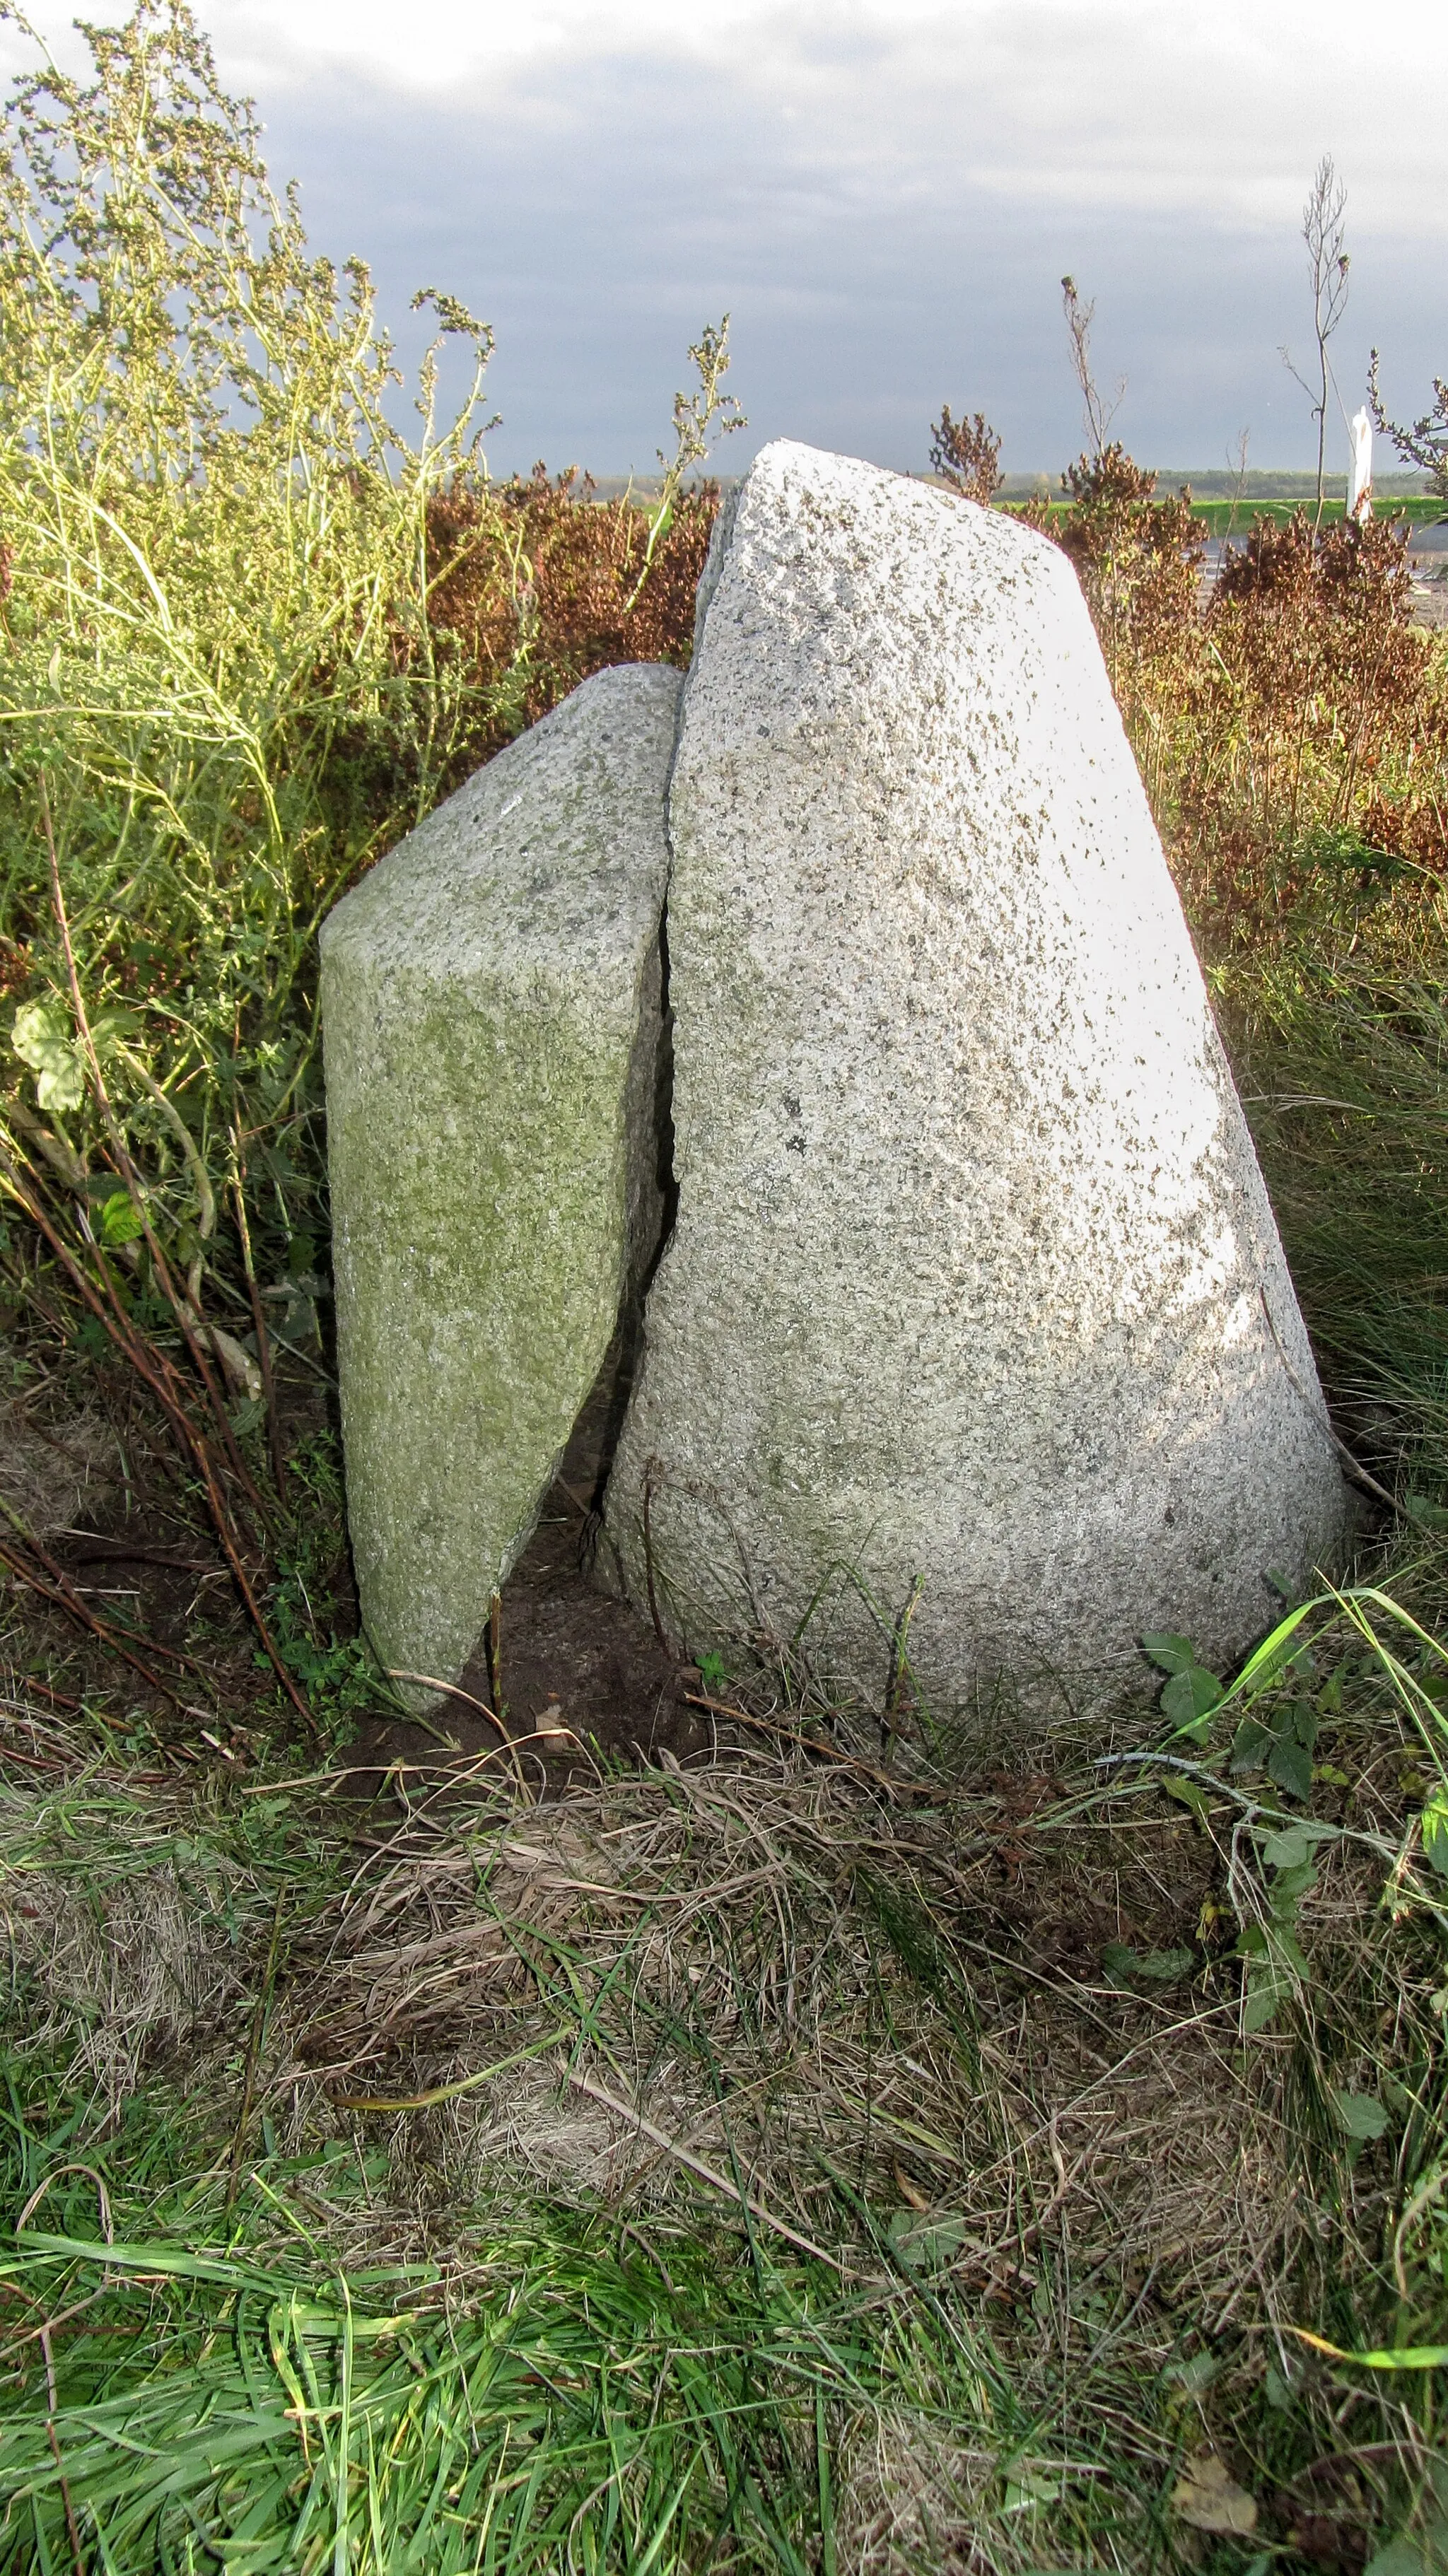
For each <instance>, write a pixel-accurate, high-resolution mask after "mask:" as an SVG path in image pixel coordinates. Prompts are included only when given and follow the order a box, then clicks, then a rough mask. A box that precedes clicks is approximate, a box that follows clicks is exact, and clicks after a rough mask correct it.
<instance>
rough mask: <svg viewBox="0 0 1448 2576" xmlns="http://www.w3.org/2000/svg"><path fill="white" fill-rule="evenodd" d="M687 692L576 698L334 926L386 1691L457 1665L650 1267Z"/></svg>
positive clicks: (346, 1248)
mask: <svg viewBox="0 0 1448 2576" xmlns="http://www.w3.org/2000/svg"><path fill="white" fill-rule="evenodd" d="M678 692H679V674H678V673H677V672H676V671H672V670H666V669H663V668H661V667H658V666H655V665H643V666H635V667H633V668H629V669H622V670H611V671H604V672H601V673H599V674H598V675H597V676H596V677H594V678H593V679H590V680H588V681H586V682H585V683H584V685H583V686H582V687H581V688H580V689H578V690H576V691H575V692H574V694H573V695H572V696H571V697H570V698H569V699H567V701H566V702H565V703H564V704H563V705H562V706H561V707H559V708H558V709H557V710H556V711H555V713H553V714H552V715H550V716H548V717H547V718H545V720H544V721H543V722H542V723H541V724H539V725H537V726H535V727H534V728H533V730H532V731H531V732H530V733H527V734H525V735H524V736H523V737H522V738H521V740H519V741H517V742H515V743H513V744H511V745H510V746H509V747H508V749H507V750H505V751H503V752H501V753H500V754H499V755H498V757H497V758H496V759H495V760H493V761H491V762H490V763H489V764H488V766H487V767H486V768H484V769H482V770H480V771H479V772H478V774H477V775H476V776H475V777H474V778H472V779H470V780H469V782H468V784H467V785H466V786H465V787H463V788H461V789H460V790H459V792H458V793H457V794H456V795H455V796H453V797H451V798H450V799H449V800H448V802H447V803H446V804H445V805H443V806H441V807H440V808H439V810H438V811H437V812H436V813H434V814H432V815H431V816H429V818H428V819H427V821H426V822H424V823H423V824H421V825H420V826H419V828H418V829H417V830H416V831H415V832H412V833H411V834H409V836H408V838H407V839H406V840H405V841H403V842H402V843H401V844H400V845H399V846H398V848H396V849H395V850H393V851H392V852H391V853H390V854H389V855H388V856H387V857H386V858H384V859H383V860H381V861H380V862H379V864H378V865H377V866H376V867H375V868H374V869H373V870H372V871H371V873H370V874H369V875H368V876H367V877H365V878H364V879H363V881H362V883H361V884H360V885H359V886H358V887H357V888H356V889H355V891H354V892H353V893H351V894H349V895H347V896H346V897H345V898H344V900H343V901H342V902H341V903H340V904H338V905H337V907H336V908H335V910H334V911H333V912H332V914H331V915H330V917H329V919H328V921H327V923H326V925H325V927H324V929H323V933H322V1021H323V1030H324V1042H325V1058H326V1080H327V1121H328V1161H329V1168H330V1177H331V1196H332V1210H333V1223H334V1277H335V1288H336V1312H337V1356H338V1368H339V1376H340V1382H341V1408H342V1429H343V1439H344V1445H345V1452H346V1465H347V1510H348V1520H349V1525H350V1528H351V1534H352V1544H353V1552H354V1557H355V1562H356V1568H357V1578H358V1585H359V1590H360V1594H361V1602H362V1611H363V1616H364V1618H365V1621H366V1623H367V1627H368V1630H369V1633H370V1635H371V1637H372V1639H373V1641H374V1643H375V1645H376V1647H377V1650H378V1652H379V1653H380V1655H381V1657H382V1659H383V1661H384V1663H385V1664H387V1665H388V1666H389V1667H391V1668H393V1669H394V1670H395V1669H399V1668H400V1669H404V1670H406V1671H408V1672H411V1673H422V1674H427V1675H432V1676H436V1677H437V1678H439V1679H441V1680H443V1681H452V1680H455V1679H456V1677H457V1676H458V1674H459V1673H460V1672H461V1670H462V1669H463V1667H464V1665H465V1664H466V1662H467V1660H468V1657H469V1655H470V1653H471V1652H472V1650H473V1648H474V1646H475V1645H476V1643H477V1641H478V1638H479V1636H480V1635H481V1633H482V1631H483V1629H484V1626H485V1624H486V1621H487V1617H488V1607H489V1602H490V1598H491V1595H492V1593H493V1592H494V1590H495V1589H496V1588H497V1586H498V1585H499V1584H500V1583H501V1582H502V1581H503V1579H504V1578H505V1576H506V1575H507V1573H508V1571H509V1568H510V1567H511V1565H512V1563H513V1561H514V1559H515V1557H516V1556H517V1554H518V1553H519V1550H520V1549H521V1547H522V1546H523V1544H524V1543H525V1541H526V1540H527V1538H528V1536H529V1533H530V1532H531V1530H532V1528H533V1525H534V1522H535V1520H536V1517H537V1512H538V1507H539V1504H540V1502H541V1500H542V1497H543V1495H544V1493H545V1492H546V1490H547V1487H548V1485H549V1484H550V1482H551V1481H552V1477H553V1474H554V1472H555V1469H556V1466H557V1463H558V1460H559V1457H560V1454H561V1452H562V1449H563V1447H564V1444H565V1442H566V1440H567V1438H568V1434H569V1432H570V1430H571V1429H572V1426H573V1423H574V1420H575V1418H576V1416H577V1414H578V1412H579V1409H580V1407H581V1406H582V1404H583V1402H584V1399H585V1397H586V1396H587V1394H588V1392H589V1389H590V1387H591V1386H592V1385H593V1382H594V1380H595V1378H596V1377H597V1375H598V1372H599V1369H600V1367H601V1366H602V1364H603V1361H604V1358H605V1355H606V1353H607V1352H608V1350H609V1346H610V1342H611V1340H612V1338H613V1336H614V1333H615V1329H616V1327H617V1326H618V1325H619V1320H620V1315H621V1313H622V1312H624V1311H626V1308H627V1305H628V1302H629V1299H630V1297H631V1296H632V1297H634V1298H636V1297H637V1294H638V1292H639V1290H640V1288H641V1285H642V1279H643V1274H644V1272H645V1270H646V1268H647V1264H648V1261H649V1259H650V1258H651V1256H652V1254H653V1253H654V1251H655V1250H656V1248H657V1242H658V1236H659V1229H660V1224H661V1221H662V1207H663V1201H662V1196H661V1188H660V1174H659V1168H658V1126H657V1118H658V1104H657V1097H656V1093H657V1083H658V1078H659V1046H660V1038H661V1032H662V1019H661V928H660V922H661V913H662V908H663V901H664V889H665V881H666V877H667V871H668V849H667V840H666V833H665V814H664V809H665V795H666V790H667V782H668V772H669V763H670V759H671V756H672V751H673V743H674V732H675V723H676V716H677V706H678Z"/></svg>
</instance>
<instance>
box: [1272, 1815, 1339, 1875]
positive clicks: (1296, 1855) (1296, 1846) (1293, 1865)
mask: <svg viewBox="0 0 1448 2576" xmlns="http://www.w3.org/2000/svg"><path fill="white" fill-rule="evenodd" d="M1337 1838H1338V1836H1337V1827H1336V1826H1335V1825H1310V1824H1308V1823H1307V1822H1306V1820H1305V1819H1304V1821H1303V1822H1302V1823H1301V1824H1300V1825H1284V1826H1283V1828H1282V1830H1281V1832H1280V1833H1275V1834H1265V1835H1264V1836H1263V1839H1262V1858H1263V1859H1264V1861H1265V1862H1266V1864H1267V1867H1268V1868H1269V1869H1301V1867H1302V1865H1303V1863H1304V1861H1310V1860H1311V1858H1312V1855H1313V1853H1314V1852H1315V1851H1316V1849H1317V1846H1318V1844H1319V1843H1333V1842H1336V1841H1337Z"/></svg>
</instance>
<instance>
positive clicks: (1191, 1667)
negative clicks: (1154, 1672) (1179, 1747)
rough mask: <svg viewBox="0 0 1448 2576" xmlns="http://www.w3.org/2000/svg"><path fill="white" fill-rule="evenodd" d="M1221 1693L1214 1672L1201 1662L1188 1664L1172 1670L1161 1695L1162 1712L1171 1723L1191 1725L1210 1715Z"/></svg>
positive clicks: (1174, 1724) (1220, 1686) (1220, 1687)
mask: <svg viewBox="0 0 1448 2576" xmlns="http://www.w3.org/2000/svg"><path fill="white" fill-rule="evenodd" d="M1221 1696H1222V1685H1221V1683H1220V1682H1219V1681H1218V1679H1217V1676H1216V1674H1215V1673H1209V1672H1208V1671H1207V1669H1206V1667H1205V1665H1203V1664H1187V1665H1185V1666H1184V1667H1183V1668H1181V1669H1180V1670H1179V1671H1177V1672H1175V1673H1173V1675H1172V1677H1171V1680H1170V1681H1169V1682H1168V1683H1167V1686H1166V1688H1165V1690H1164V1691H1163V1692H1162V1695H1161V1713H1162V1716H1163V1717H1169V1718H1170V1719H1171V1722H1172V1724H1173V1726H1194V1725H1195V1724H1196V1723H1197V1720H1198V1719H1199V1718H1203V1717H1206V1716H1208V1715H1210V1713H1211V1711H1212V1710H1213V1709H1214V1708H1215V1707H1216V1705H1217V1703H1218V1701H1219V1700H1220V1698H1221Z"/></svg>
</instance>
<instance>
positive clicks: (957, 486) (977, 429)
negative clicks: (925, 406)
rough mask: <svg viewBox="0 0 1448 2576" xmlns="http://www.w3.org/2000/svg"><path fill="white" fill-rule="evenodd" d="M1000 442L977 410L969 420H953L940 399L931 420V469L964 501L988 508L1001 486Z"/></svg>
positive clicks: (981, 413) (984, 417)
mask: <svg viewBox="0 0 1448 2576" xmlns="http://www.w3.org/2000/svg"><path fill="white" fill-rule="evenodd" d="M1000 463H1001V443H1000V440H999V438H998V437H997V435H996V432H995V431H994V430H993V429H992V427H991V425H990V422H989V421H988V420H987V419H986V416H985V413H984V412H983V411H978V412H976V413H975V414H974V416H973V417H972V418H971V419H970V420H965V419H961V420H952V419H951V416H950V405H949V403H942V404H941V407H940V418H939V420H936V421H932V422H931V424H930V470H931V472H932V473H933V474H938V475H939V477H940V479H941V481H942V483H948V484H949V485H950V488H951V490H952V491H953V492H958V493H959V494H960V496H961V499H962V500H964V501H978V502H979V503H980V505H981V507H982V509H988V508H989V506H990V504H991V502H992V501H993V500H994V499H995V496H996V494H997V492H998V491H999V490H1000V488H1001V470H1000Z"/></svg>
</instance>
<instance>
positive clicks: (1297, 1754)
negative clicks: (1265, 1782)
mask: <svg viewBox="0 0 1448 2576" xmlns="http://www.w3.org/2000/svg"><path fill="white" fill-rule="evenodd" d="M1267 1777H1268V1779H1269V1780H1275V1781H1276V1783H1277V1786H1278V1788H1279V1789H1285V1791H1286V1792H1287V1795H1288V1797H1289V1798H1310V1797H1311V1795H1312V1755H1311V1752H1310V1751H1309V1749H1308V1747H1307V1746H1306V1745H1305V1744H1299V1743H1298V1741H1297V1738H1296V1736H1295V1735H1285V1734H1284V1735H1279V1736H1278V1737H1277V1738H1276V1741H1275V1742H1274V1744H1273V1746H1272V1750H1271V1752H1270V1753H1269V1754H1268V1756H1267Z"/></svg>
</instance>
